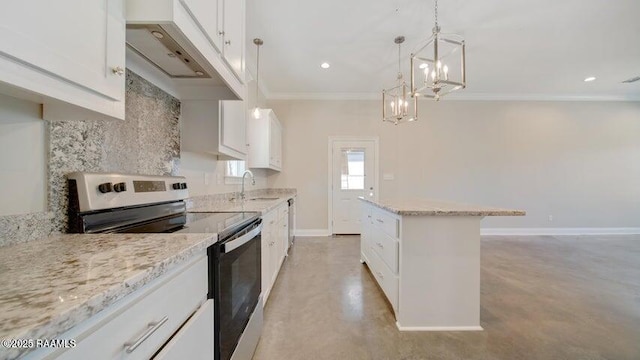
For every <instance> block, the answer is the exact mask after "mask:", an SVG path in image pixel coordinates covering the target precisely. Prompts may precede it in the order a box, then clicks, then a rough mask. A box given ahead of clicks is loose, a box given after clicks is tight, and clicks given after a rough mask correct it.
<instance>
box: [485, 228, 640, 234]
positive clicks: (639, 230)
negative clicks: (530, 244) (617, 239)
mask: <svg viewBox="0 0 640 360" xmlns="http://www.w3.org/2000/svg"><path fill="white" fill-rule="evenodd" d="M635 234H640V228H637V227H628V228H608V227H602V228H486V229H480V235H635Z"/></svg>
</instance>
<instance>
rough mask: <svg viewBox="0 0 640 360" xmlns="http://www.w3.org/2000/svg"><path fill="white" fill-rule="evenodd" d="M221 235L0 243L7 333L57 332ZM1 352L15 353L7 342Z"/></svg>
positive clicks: (38, 335)
mask: <svg viewBox="0 0 640 360" xmlns="http://www.w3.org/2000/svg"><path fill="white" fill-rule="evenodd" d="M216 241H217V234H100V235H92V234H62V235H53V236H50V237H47V238H45V239H41V240H35V241H30V242H27V243H22V244H16V245H11V246H6V247H2V248H0V339H14V338H22V339H52V338H56V337H57V336H59V335H61V334H62V333H64V332H65V331H67V330H69V329H70V328H72V327H73V326H74V325H76V324H78V323H80V322H81V321H83V320H85V319H87V318H89V317H91V316H92V315H94V314H96V313H97V312H99V311H100V310H102V309H104V308H106V307H108V306H110V305H112V304H113V303H115V302H116V301H118V300H120V299H122V298H123V297H125V296H126V295H128V294H130V293H132V292H133V291H135V290H137V289H139V288H141V287H142V286H144V285H145V284H147V283H149V282H150V281H152V280H154V279H156V278H158V277H159V276H160V275H162V274H164V273H166V272H167V271H168V270H170V269H173V268H174V267H176V266H177V265H179V264H181V263H183V262H185V261H187V260H189V259H190V258H192V257H193V256H195V255H196V254H198V253H204V251H205V249H206V248H207V247H208V246H210V245H212V244H213V243H215V242H216ZM0 349H1V350H0V359H6V358H15V357H17V356H18V354H19V352H15V353H14V352H11V353H9V352H8V351H7V349H5V348H0Z"/></svg>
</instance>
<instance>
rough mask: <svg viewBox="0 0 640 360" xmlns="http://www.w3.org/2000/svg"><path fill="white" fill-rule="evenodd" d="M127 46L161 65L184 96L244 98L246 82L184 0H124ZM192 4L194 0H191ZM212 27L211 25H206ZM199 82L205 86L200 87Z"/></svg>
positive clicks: (158, 65) (149, 61)
mask: <svg viewBox="0 0 640 360" xmlns="http://www.w3.org/2000/svg"><path fill="white" fill-rule="evenodd" d="M124 3H125V14H126V19H127V24H126V43H127V50H128V51H130V52H132V53H135V54H136V55H139V56H136V57H137V58H141V59H142V60H145V61H146V62H148V63H149V64H152V66H154V67H156V68H158V69H160V70H161V71H162V72H164V74H166V75H167V77H168V79H169V80H172V81H173V83H174V85H176V86H178V87H180V88H181V89H183V90H184V89H185V88H187V87H188V88H190V90H189V91H190V92H189V95H180V96H185V97H189V98H191V97H194V98H195V97H197V98H207V97H211V96H214V97H215V98H216V99H218V98H219V99H224V100H243V99H244V98H245V96H246V84H245V83H244V77H243V76H242V75H241V74H236V73H235V72H234V71H233V70H232V68H231V67H230V65H229V64H228V63H227V62H226V60H225V59H224V56H223V55H222V54H221V52H220V49H218V45H217V44H216V43H215V42H214V39H213V38H212V36H217V34H210V33H208V32H207V30H206V29H209V28H210V27H207V26H203V24H201V23H200V20H202V19H203V18H206V17H205V16H203V17H201V19H198V17H197V16H195V12H194V11H193V10H194V9H190V8H189V6H188V4H191V3H192V2H190V1H184V0H126V1H125V2H124ZM193 3H194V4H195V3H197V2H193ZM209 31H211V29H209ZM203 87H208V88H207V89H204V88H203Z"/></svg>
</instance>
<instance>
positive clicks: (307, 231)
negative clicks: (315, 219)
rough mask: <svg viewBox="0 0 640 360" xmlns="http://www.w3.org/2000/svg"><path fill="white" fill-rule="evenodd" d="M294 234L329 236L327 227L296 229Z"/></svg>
mask: <svg viewBox="0 0 640 360" xmlns="http://www.w3.org/2000/svg"><path fill="white" fill-rule="evenodd" d="M295 234H296V236H299V237H311V236H330V235H331V233H330V232H329V229H296V231H295Z"/></svg>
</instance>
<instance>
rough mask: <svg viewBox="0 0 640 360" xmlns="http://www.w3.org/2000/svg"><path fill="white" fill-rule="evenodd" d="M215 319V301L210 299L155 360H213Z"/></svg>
mask: <svg viewBox="0 0 640 360" xmlns="http://www.w3.org/2000/svg"><path fill="white" fill-rule="evenodd" d="M213 317H214V313H213V300H212V299H209V300H207V301H206V302H205V303H204V304H203V305H202V306H201V307H200V309H198V311H196V313H195V314H194V315H193V317H192V318H191V319H189V321H187V323H186V324H185V325H184V326H183V327H182V328H181V329H180V331H178V332H177V333H176V334H175V335H173V338H172V339H171V341H170V342H169V343H167V344H166V345H165V346H164V348H163V349H162V351H161V352H159V353H158V355H156V356H154V357H153V359H158V360H182V359H190V360H211V359H213V356H214V341H213Z"/></svg>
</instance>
